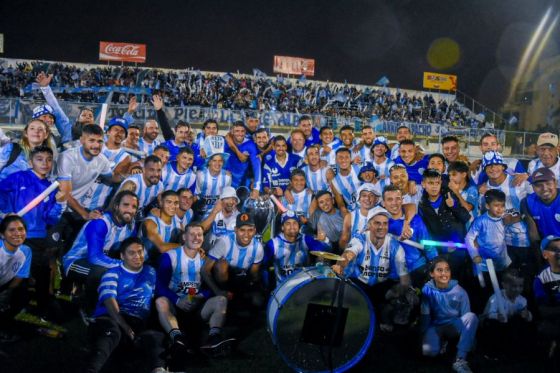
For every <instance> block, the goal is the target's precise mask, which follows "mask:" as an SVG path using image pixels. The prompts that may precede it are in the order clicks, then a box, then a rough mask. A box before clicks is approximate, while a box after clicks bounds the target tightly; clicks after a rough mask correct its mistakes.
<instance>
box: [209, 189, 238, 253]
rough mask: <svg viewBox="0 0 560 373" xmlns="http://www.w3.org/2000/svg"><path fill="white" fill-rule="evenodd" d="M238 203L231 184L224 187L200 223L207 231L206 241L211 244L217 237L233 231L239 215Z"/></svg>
mask: <svg viewBox="0 0 560 373" xmlns="http://www.w3.org/2000/svg"><path fill="white" fill-rule="evenodd" d="M238 204H239V198H238V197H237V194H236V192H235V189H234V188H233V187H231V186H227V187H225V188H224V189H223V190H222V193H221V194H220V200H219V201H218V202H216V205H215V206H214V208H213V209H212V211H210V214H209V215H208V217H207V218H206V219H204V221H202V222H201V223H200V225H201V226H202V228H203V229H204V233H208V234H207V235H206V237H208V239H207V240H205V242H206V243H208V244H209V245H213V243H214V242H215V240H216V239H217V238H218V237H221V236H224V235H227V234H229V233H233V232H235V221H236V218H237V215H239V210H237V205H238Z"/></svg>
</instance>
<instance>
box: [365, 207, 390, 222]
mask: <svg viewBox="0 0 560 373" xmlns="http://www.w3.org/2000/svg"><path fill="white" fill-rule="evenodd" d="M377 215H384V216H386V217H387V219H391V214H390V213H389V211H387V210H385V209H384V208H383V207H380V206H375V207H374V208H372V209H371V210H369V212H368V214H367V219H366V220H367V221H370V220H371V219H373V218H374V217H376V216H377Z"/></svg>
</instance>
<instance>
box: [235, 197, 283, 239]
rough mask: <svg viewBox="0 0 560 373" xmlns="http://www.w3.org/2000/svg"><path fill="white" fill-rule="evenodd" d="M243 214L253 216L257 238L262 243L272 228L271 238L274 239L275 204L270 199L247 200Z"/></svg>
mask: <svg viewBox="0 0 560 373" xmlns="http://www.w3.org/2000/svg"><path fill="white" fill-rule="evenodd" d="M241 210H242V211H243V212H246V213H249V214H252V215H253V219H255V228H256V229H257V235H256V236H257V238H258V239H259V240H261V241H262V238H263V235H264V233H265V232H266V230H267V229H268V228H269V227H270V237H271V238H272V237H274V216H275V213H274V204H273V203H272V201H271V200H270V199H269V198H268V197H259V198H257V199H252V198H247V199H246V200H245V202H244V203H243V208H242V209H241Z"/></svg>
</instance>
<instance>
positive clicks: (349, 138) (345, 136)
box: [338, 125, 365, 164]
mask: <svg viewBox="0 0 560 373" xmlns="http://www.w3.org/2000/svg"><path fill="white" fill-rule="evenodd" d="M338 134H339V136H340V141H341V143H342V146H344V147H345V148H348V149H351V150H352V151H353V149H354V145H355V144H354V127H352V126H349V125H344V126H342V127H341V128H340V130H339V131H338ZM351 158H352V163H354V164H360V163H362V161H361V160H360V159H358V158H357V157H354V154H353V153H351ZM363 162H365V161H363Z"/></svg>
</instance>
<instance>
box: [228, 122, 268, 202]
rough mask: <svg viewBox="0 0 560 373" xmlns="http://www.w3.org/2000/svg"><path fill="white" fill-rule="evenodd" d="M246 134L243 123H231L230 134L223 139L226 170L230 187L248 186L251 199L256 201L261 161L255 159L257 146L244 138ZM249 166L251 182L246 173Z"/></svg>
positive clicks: (260, 176)
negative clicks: (229, 174) (229, 179)
mask: <svg viewBox="0 0 560 373" xmlns="http://www.w3.org/2000/svg"><path fill="white" fill-rule="evenodd" d="M246 134H247V130H246V128H245V125H244V124H243V122H240V121H237V122H235V123H233V126H232V127H231V130H230V133H229V134H228V135H226V137H225V138H226V147H225V152H226V153H228V154H230V157H229V158H228V160H227V165H226V169H227V170H229V172H231V183H230V184H231V186H233V187H234V188H238V187H240V186H246V187H249V186H250V187H251V198H253V199H256V198H257V197H258V196H259V193H260V190H261V181H262V172H261V160H260V159H259V157H257V154H258V152H257V146H256V145H255V143H254V142H253V140H251V139H247V138H246ZM234 146H235V147H234ZM249 164H250V165H251V170H252V171H253V173H252V175H251V176H252V179H253V181H252V182H251V178H250V176H249V173H248V172H249ZM228 185H229V184H228Z"/></svg>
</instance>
